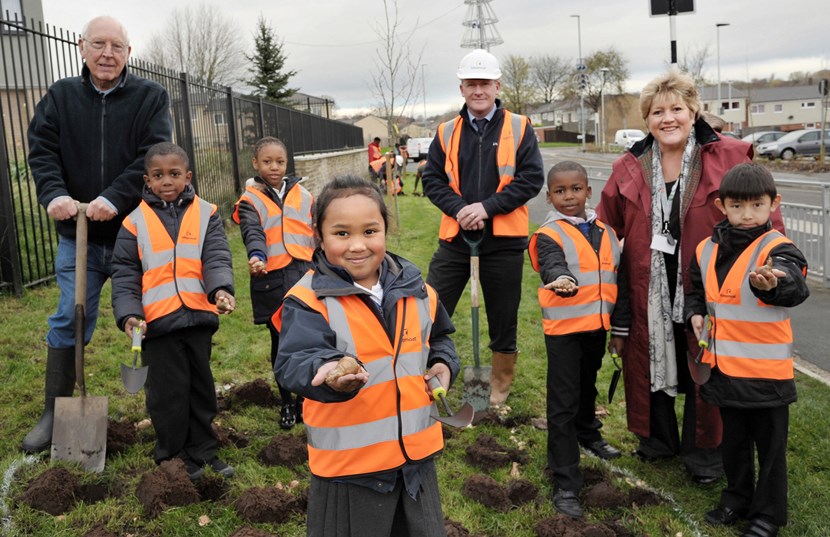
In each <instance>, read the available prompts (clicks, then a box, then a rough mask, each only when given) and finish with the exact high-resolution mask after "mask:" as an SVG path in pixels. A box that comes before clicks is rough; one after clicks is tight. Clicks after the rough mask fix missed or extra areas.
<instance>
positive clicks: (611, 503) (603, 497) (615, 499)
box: [582, 481, 628, 509]
mask: <svg viewBox="0 0 830 537" xmlns="http://www.w3.org/2000/svg"><path fill="white" fill-rule="evenodd" d="M582 498H583V500H584V502H585V506H586V507H596V508H599V509H616V508H618V507H624V506H627V505H628V501H627V500H628V498H627V497H626V495H625V494H624V493H623V492H622V491H620V490H619V489H617V488H615V487H614V486H613V485H612V484H611V483H609V482H607V481H603V482H601V483H597V484H596V485H594V486H592V487H590V488H588V489H587V490H586V491H585V493H584V494H583V495H582Z"/></svg>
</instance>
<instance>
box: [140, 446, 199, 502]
mask: <svg viewBox="0 0 830 537" xmlns="http://www.w3.org/2000/svg"><path fill="white" fill-rule="evenodd" d="M135 495H136V497H137V498H138V501H139V502H141V505H142V506H143V507H144V510H145V511H146V512H147V513H148V514H149V515H150V516H155V515H157V514H159V513H160V512H161V511H164V510H165V509H167V508H168V507H172V506H177V505H178V506H181V505H190V504H192V503H198V502H199V491H198V490H196V486H195V485H194V484H193V483H192V482H191V481H190V479H189V478H188V477H187V469H185V466H184V462H183V461H182V460H181V459H171V460H169V461H164V462H163V463H161V464H160V465H159V467H158V468H157V469H156V470H153V471H152V472H147V473H146V474H144V475H143V476H141V480H140V481H139V482H138V486H137V487H136V489H135Z"/></svg>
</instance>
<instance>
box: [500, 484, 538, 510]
mask: <svg viewBox="0 0 830 537" xmlns="http://www.w3.org/2000/svg"><path fill="white" fill-rule="evenodd" d="M538 495H539V487H537V486H536V485H534V484H533V483H531V482H530V481H528V480H527V479H514V480H513V481H511V482H510V483H508V484H507V496H508V497H509V498H510V501H511V502H513V505H522V504H523V503H527V502H532V501H533V500H535V499H536V496H538Z"/></svg>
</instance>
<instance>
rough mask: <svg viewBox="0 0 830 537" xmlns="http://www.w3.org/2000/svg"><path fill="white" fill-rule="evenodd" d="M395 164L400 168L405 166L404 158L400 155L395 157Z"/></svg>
mask: <svg viewBox="0 0 830 537" xmlns="http://www.w3.org/2000/svg"><path fill="white" fill-rule="evenodd" d="M395 164H397V165H398V166H403V157H402V156H400V155H395Z"/></svg>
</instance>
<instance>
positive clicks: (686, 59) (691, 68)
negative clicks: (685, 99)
mask: <svg viewBox="0 0 830 537" xmlns="http://www.w3.org/2000/svg"><path fill="white" fill-rule="evenodd" d="M708 58H709V43H706V44H705V45H701V46H692V47H689V48H687V49H686V50H685V52H684V53H683V57H682V58H680V62H679V63H678V64H677V68H678V69H680V70H681V71H683V72H684V73H686V74H687V75H689V76H690V77H692V80H694V81H695V84H696V85H697V87H699V88H702V87H703V86H705V85H706V84H707V80H706V72H705V71H704V68H705V67H706V60H707V59H708Z"/></svg>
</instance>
